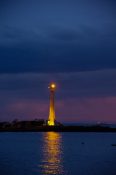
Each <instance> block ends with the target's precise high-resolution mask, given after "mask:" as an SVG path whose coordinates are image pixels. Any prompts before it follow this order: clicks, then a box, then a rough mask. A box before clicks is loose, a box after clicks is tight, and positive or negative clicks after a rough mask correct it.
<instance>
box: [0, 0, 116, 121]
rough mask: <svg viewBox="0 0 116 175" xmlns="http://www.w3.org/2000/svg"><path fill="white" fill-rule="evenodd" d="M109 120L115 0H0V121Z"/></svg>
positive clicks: (113, 110) (115, 103)
mask: <svg viewBox="0 0 116 175" xmlns="http://www.w3.org/2000/svg"><path fill="white" fill-rule="evenodd" d="M51 81H54V82H56V84H57V91H56V116H57V120H58V121H60V122H81V121H86V122H113V123H116V116H115V115H116V2H115V1H114V0H106V1H105V0H103V1H101V0H59V1H57V0H56V1H53V0H50V1H49V2H48V0H25V1H24V0H0V121H6V120H10V121H12V120H13V119H16V118H17V119H19V120H23V119H26V120H28V119H35V118H38V119H39V118H44V119H47V117H48V111H49V91H48V89H47V87H48V84H49V82H51Z"/></svg>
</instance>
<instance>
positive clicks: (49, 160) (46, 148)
mask: <svg viewBox="0 0 116 175" xmlns="http://www.w3.org/2000/svg"><path fill="white" fill-rule="evenodd" d="M43 137H44V138H43V140H44V144H43V149H42V151H43V160H42V165H41V168H42V174H51V175H52V174H64V173H63V160H62V136H61V134H59V133H56V132H46V133H44V135H43Z"/></svg>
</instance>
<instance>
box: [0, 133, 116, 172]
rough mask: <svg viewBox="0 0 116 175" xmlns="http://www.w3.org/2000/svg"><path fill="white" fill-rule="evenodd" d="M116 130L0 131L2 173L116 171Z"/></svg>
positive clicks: (0, 164)
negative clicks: (105, 131) (111, 131)
mask: <svg viewBox="0 0 116 175" xmlns="http://www.w3.org/2000/svg"><path fill="white" fill-rule="evenodd" d="M112 144H116V133H95V132H90V133H87V132H66V133H65V132H64V133H63V132H62V133H58V132H19V133H18V132H3V133H0V175H48V174H49V175H116V147H115V146H112Z"/></svg>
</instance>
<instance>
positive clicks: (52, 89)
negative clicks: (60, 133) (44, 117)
mask: <svg viewBox="0 0 116 175" xmlns="http://www.w3.org/2000/svg"><path fill="white" fill-rule="evenodd" d="M48 88H49V90H50V107H49V117H48V123H47V124H48V125H49V126H54V125H55V119H56V117H55V104H54V103H55V100H54V96H55V90H56V84H55V83H50V85H49V87H48Z"/></svg>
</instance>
